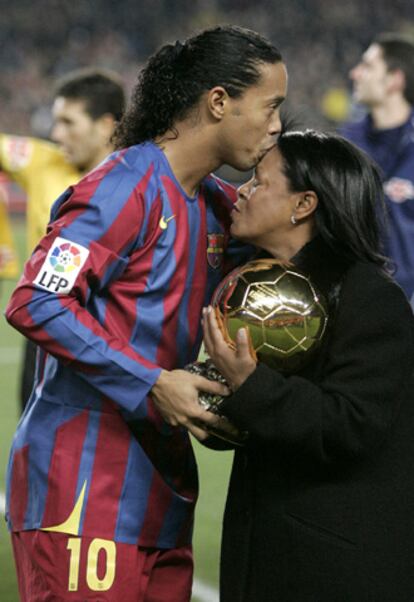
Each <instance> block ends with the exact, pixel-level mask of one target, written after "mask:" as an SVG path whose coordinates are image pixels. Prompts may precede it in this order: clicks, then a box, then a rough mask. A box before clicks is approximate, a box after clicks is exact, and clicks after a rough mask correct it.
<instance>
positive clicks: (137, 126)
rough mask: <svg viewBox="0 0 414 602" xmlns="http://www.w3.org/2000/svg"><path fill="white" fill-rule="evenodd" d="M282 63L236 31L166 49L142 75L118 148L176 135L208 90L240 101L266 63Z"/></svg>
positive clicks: (266, 45) (226, 29) (206, 34)
mask: <svg viewBox="0 0 414 602" xmlns="http://www.w3.org/2000/svg"><path fill="white" fill-rule="evenodd" d="M281 61H282V56H281V54H280V52H279V50H277V48H275V46H273V45H272V44H271V43H270V42H268V41H267V40H266V39H265V38H263V37H262V36H260V35H259V34H258V33H256V32H254V31H251V30H249V29H244V28H242V27H237V26H232V25H227V26H220V27H215V28H212V29H207V30H205V31H203V32H201V33H200V34H198V35H196V36H193V37H191V38H189V39H188V40H187V41H186V42H184V43H183V44H182V43H181V42H176V43H175V44H166V45H165V46H163V47H162V48H161V49H160V50H159V51H158V52H157V53H156V54H154V55H153V56H152V57H150V59H149V61H148V63H147V65H146V66H145V67H144V69H143V70H142V71H141V73H140V75H139V78H138V83H137V85H136V87H135V89H134V91H133V94H132V99H131V105H130V107H129V109H128V110H127V112H126V113H125V115H124V117H123V119H122V121H121V122H120V124H119V125H118V128H117V130H116V132H115V136H114V142H115V144H116V146H117V147H118V148H124V147H127V146H132V145H133V144H139V143H140V142H144V141H146V140H153V139H154V138H156V137H157V136H161V135H163V134H165V132H167V131H168V130H172V131H174V124H175V123H176V122H177V121H178V120H180V119H183V118H185V117H186V116H187V115H188V113H189V112H190V111H191V109H192V108H193V107H195V106H196V105H197V103H198V101H199V99H200V97H201V95H202V94H203V93H204V92H206V91H207V90H210V89H211V88H213V87H214V86H223V88H225V89H226V91H227V93H228V94H229V96H231V97H238V96H241V95H242V94H243V92H244V90H245V89H246V88H249V87H250V86H252V85H254V84H256V83H257V82H258V81H259V78H260V71H259V69H258V66H259V65H260V64H261V63H262V64H263V63H278V62H281Z"/></svg>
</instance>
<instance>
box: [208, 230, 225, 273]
mask: <svg viewBox="0 0 414 602" xmlns="http://www.w3.org/2000/svg"><path fill="white" fill-rule="evenodd" d="M207 238H208V246H207V261H208V264H209V265H210V266H211V267H212V268H214V269H217V268H219V267H220V266H221V265H222V264H223V253H224V234H208V235H207Z"/></svg>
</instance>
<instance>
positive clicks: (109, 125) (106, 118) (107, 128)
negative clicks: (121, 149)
mask: <svg viewBox="0 0 414 602" xmlns="http://www.w3.org/2000/svg"><path fill="white" fill-rule="evenodd" d="M95 123H97V124H99V131H100V132H101V135H102V138H103V140H108V142H109V140H110V138H111V137H112V134H113V133H114V130H115V126H116V122H115V118H114V116H113V115H111V114H110V113H105V114H104V115H101V116H100V117H98V119H96V120H95Z"/></svg>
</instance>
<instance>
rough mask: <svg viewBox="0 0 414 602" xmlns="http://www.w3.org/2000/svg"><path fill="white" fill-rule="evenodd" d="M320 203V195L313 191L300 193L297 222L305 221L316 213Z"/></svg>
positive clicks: (296, 210)
mask: <svg viewBox="0 0 414 602" xmlns="http://www.w3.org/2000/svg"><path fill="white" fill-rule="evenodd" d="M318 202H319V200H318V195H317V194H316V192H314V191H313V190H306V191H305V192H299V193H298V197H297V200H296V205H295V212H294V215H295V218H296V219H297V221H300V220H303V219H305V218H306V217H309V216H310V215H312V214H313V213H314V212H315V211H316V208H317V206H318Z"/></svg>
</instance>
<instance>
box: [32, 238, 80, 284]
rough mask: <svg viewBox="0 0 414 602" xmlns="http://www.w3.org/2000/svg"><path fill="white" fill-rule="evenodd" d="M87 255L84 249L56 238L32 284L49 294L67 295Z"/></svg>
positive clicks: (68, 241)
mask: <svg viewBox="0 0 414 602" xmlns="http://www.w3.org/2000/svg"><path fill="white" fill-rule="evenodd" d="M88 255H89V250H88V249H87V248H86V247H83V246H82V245H80V244H78V243H77V242H72V241H71V240H67V239H66V238H61V237H60V236H58V237H57V238H56V239H55V240H54V242H53V245H52V246H51V248H50V250H49V253H48V254H47V257H46V259H45V261H44V262H43V265H42V267H41V268H40V270H39V272H38V274H37V276H36V278H35V280H34V281H33V282H34V283H35V284H37V286H40V287H41V288H44V289H46V290H47V291H49V292H51V293H60V294H67V293H69V292H70V291H71V290H72V288H73V286H74V284H75V281H76V278H77V277H78V274H79V272H80V271H81V269H82V267H83V265H84V263H85V261H86V260H87V258H88Z"/></svg>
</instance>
